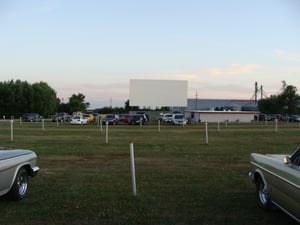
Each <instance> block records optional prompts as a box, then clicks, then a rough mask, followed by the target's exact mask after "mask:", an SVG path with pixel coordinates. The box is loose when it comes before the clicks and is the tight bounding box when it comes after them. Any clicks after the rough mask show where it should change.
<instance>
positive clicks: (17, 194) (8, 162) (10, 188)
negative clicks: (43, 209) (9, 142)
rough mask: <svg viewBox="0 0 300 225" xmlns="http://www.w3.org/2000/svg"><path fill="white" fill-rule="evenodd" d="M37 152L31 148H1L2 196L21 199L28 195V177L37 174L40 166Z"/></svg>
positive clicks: (0, 189) (0, 175)
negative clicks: (37, 163) (37, 160)
mask: <svg viewBox="0 0 300 225" xmlns="http://www.w3.org/2000/svg"><path fill="white" fill-rule="evenodd" d="M36 159H37V156H36V154H35V153H34V152H33V151H31V150H23V149H6V148H0V196H2V195H7V196H8V197H9V198H10V199H13V200H19V199H22V198H24V197H25V196H26V194H27V191H28V187H29V182H28V180H29V179H28V177H33V176H35V175H36V174H37V173H38V171H39V170H40V168H39V167H38V166H37V165H36Z"/></svg>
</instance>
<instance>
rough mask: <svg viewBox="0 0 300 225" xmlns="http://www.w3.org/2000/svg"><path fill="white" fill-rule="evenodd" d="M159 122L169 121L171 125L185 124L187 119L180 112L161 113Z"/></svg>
mask: <svg viewBox="0 0 300 225" xmlns="http://www.w3.org/2000/svg"><path fill="white" fill-rule="evenodd" d="M159 120H160V122H161V123H170V124H173V125H186V124H187V123H188V120H187V119H186V118H185V116H184V115H183V114H182V113H163V114H161V115H160V119H159Z"/></svg>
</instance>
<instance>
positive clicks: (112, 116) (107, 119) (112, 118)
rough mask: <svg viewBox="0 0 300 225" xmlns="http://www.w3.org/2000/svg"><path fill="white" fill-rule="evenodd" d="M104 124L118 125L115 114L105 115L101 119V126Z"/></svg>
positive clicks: (117, 118) (117, 117)
mask: <svg viewBox="0 0 300 225" xmlns="http://www.w3.org/2000/svg"><path fill="white" fill-rule="evenodd" d="M106 122H107V123H108V124H112V125H116V124H118V123H119V116H118V115H116V114H107V115H106V117H104V118H103V119H102V123H103V124H106Z"/></svg>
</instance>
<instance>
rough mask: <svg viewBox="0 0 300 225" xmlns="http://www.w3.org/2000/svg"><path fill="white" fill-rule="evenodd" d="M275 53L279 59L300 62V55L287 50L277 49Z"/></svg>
mask: <svg viewBox="0 0 300 225" xmlns="http://www.w3.org/2000/svg"><path fill="white" fill-rule="evenodd" d="M273 54H274V55H275V56H276V57H278V58H279V59H282V60H285V61H291V62H300V55H299V54H295V53H290V52H286V51H284V50H280V49H275V50H274V51H273Z"/></svg>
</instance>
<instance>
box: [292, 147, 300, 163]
mask: <svg viewBox="0 0 300 225" xmlns="http://www.w3.org/2000/svg"><path fill="white" fill-rule="evenodd" d="M291 164H293V165H295V166H300V149H298V150H297V152H296V153H294V154H293V156H292V157H291Z"/></svg>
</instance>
